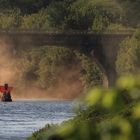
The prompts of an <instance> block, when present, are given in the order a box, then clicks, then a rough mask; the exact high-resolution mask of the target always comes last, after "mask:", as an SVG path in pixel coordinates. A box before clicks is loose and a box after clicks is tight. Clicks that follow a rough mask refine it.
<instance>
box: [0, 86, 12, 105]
mask: <svg viewBox="0 0 140 140" xmlns="http://www.w3.org/2000/svg"><path fill="white" fill-rule="evenodd" d="M12 89H13V87H9V86H8V84H4V86H0V92H1V93H2V96H1V101H2V102H12V97H11V91H12Z"/></svg>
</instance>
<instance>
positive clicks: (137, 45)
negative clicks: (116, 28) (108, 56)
mask: <svg viewBox="0 0 140 140" xmlns="http://www.w3.org/2000/svg"><path fill="white" fill-rule="evenodd" d="M138 34H139V31H137V32H136V33H135V35H134V36H133V37H131V38H127V39H125V40H124V41H123V42H122V44H121V48H120V50H119V52H118V56H117V61H116V70H117V73H118V75H122V74H127V73H136V72H138V70H139V68H140V65H139V58H140V40H139V38H138Z"/></svg>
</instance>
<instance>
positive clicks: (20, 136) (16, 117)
mask: <svg viewBox="0 0 140 140" xmlns="http://www.w3.org/2000/svg"><path fill="white" fill-rule="evenodd" d="M73 106H74V104H73V102H72V101H15V102H11V103H4V102H0V140H25V139H26V138H27V137H28V136H30V135H31V134H32V132H34V131H36V130H38V129H39V128H42V127H43V126H45V125H46V124H47V123H49V124H56V123H61V122H63V121H65V120H68V119H70V118H72V117H74V115H75V114H74V111H73Z"/></svg>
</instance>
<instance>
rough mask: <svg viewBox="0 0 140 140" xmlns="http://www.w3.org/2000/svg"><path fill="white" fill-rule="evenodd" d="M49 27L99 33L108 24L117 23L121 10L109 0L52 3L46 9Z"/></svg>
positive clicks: (77, 0) (66, 0) (78, 0)
mask: <svg viewBox="0 0 140 140" xmlns="http://www.w3.org/2000/svg"><path fill="white" fill-rule="evenodd" d="M48 14H49V20H50V22H51V25H52V26H54V27H56V26H58V27H61V28H66V29H67V28H68V29H76V30H87V29H93V30H97V31H100V30H102V29H104V28H105V27H106V26H107V25H108V24H109V23H110V22H118V21H119V20H120V16H121V8H120V7H119V5H117V3H115V2H114V1H109V0H100V1H99V0H98V1H92V0H76V1H73V0H72V1H70V2H68V0H65V1H59V2H55V3H52V5H50V7H49V8H48Z"/></svg>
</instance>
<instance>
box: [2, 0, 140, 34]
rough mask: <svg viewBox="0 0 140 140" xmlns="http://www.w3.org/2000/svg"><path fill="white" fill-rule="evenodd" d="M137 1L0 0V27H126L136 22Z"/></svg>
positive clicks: (134, 24)
mask: <svg viewBox="0 0 140 140" xmlns="http://www.w3.org/2000/svg"><path fill="white" fill-rule="evenodd" d="M139 5H140V2H139V0H135V2H133V1H131V0H128V1H127V2H126V1H120V0H58V1H55V0H49V1H48V0H42V1H38V0H30V1H27V0H26V1H23V0H20V1H19V0H4V1H3V0H0V29H1V30H12V29H15V30H35V31H38V30H39V31H40V30H43V31H50V30H52V31H53V30H94V31H97V32H98V31H103V30H126V29H131V28H136V27H137V26H138V25H139V23H140V21H139V19H140V17H139V12H140V11H139V9H140V8H139ZM128 13H129V14H128ZM134 14H135V15H134Z"/></svg>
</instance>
